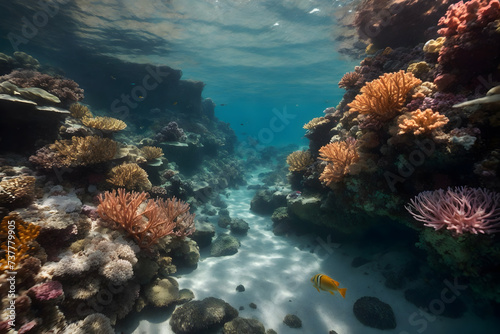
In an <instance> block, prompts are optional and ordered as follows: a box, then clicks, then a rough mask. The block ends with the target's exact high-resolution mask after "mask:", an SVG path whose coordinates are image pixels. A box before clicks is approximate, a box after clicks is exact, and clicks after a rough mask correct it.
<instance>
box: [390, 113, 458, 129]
mask: <svg viewBox="0 0 500 334" xmlns="http://www.w3.org/2000/svg"><path fill="white" fill-rule="evenodd" d="M403 117H404V116H402V117H400V118H403ZM448 121H449V120H448V117H446V116H444V115H441V114H440V113H438V112H437V111H436V112H434V111H432V109H425V110H424V111H422V110H420V109H417V110H415V111H413V112H412V113H411V117H410V118H403V119H398V126H399V129H400V130H399V132H398V135H401V134H405V133H409V132H413V134H414V135H420V134H425V133H429V132H432V130H434V129H437V128H440V127H442V126H443V125H445V124H446V123H448Z"/></svg>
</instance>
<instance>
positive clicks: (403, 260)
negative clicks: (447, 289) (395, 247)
mask: <svg viewBox="0 0 500 334" xmlns="http://www.w3.org/2000/svg"><path fill="white" fill-rule="evenodd" d="M378 267H379V269H380V272H381V273H382V275H383V276H384V277H385V283H384V284H385V286H386V287H388V288H390V289H401V288H403V286H404V284H405V283H406V281H411V280H414V279H415V278H416V277H417V275H418V272H419V263H418V259H417V258H416V257H415V255H413V254H412V253H411V252H408V251H394V252H388V253H385V254H384V255H382V256H381V257H380V258H379V259H378Z"/></svg>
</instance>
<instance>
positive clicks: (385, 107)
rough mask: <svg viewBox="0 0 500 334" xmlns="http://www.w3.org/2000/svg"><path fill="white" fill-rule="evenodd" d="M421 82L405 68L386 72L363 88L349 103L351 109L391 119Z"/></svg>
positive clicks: (382, 118)
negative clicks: (404, 69)
mask: <svg viewBox="0 0 500 334" xmlns="http://www.w3.org/2000/svg"><path fill="white" fill-rule="evenodd" d="M421 83H422V81H421V80H420V79H417V78H415V76H414V75H413V74H412V73H406V72H405V71H403V70H401V71H399V72H395V73H386V74H384V75H381V76H380V77H379V78H378V79H375V80H373V81H371V82H368V83H367V84H366V85H365V86H363V88H361V94H359V95H357V96H356V98H355V99H354V101H352V102H351V103H349V104H348V106H349V107H350V110H349V111H350V112H351V113H352V112H359V113H361V114H367V115H370V116H374V117H377V118H379V119H381V120H389V119H391V118H393V117H394V116H396V115H397V114H398V113H399V112H400V111H401V108H402V107H403V104H404V103H405V101H406V98H407V95H408V93H409V92H410V90H411V89H412V88H413V87H415V86H417V85H419V84H421Z"/></svg>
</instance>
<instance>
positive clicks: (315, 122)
mask: <svg viewBox="0 0 500 334" xmlns="http://www.w3.org/2000/svg"><path fill="white" fill-rule="evenodd" d="M328 122H330V120H329V119H327V118H325V117H315V118H313V119H311V120H310V121H309V122H307V123H306V124H304V126H303V128H304V129H306V130H314V129H315V128H316V127H317V126H319V125H323V124H326V123H328Z"/></svg>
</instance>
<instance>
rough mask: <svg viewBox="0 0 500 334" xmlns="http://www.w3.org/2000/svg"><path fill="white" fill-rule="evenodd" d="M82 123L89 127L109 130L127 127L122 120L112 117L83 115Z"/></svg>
mask: <svg viewBox="0 0 500 334" xmlns="http://www.w3.org/2000/svg"><path fill="white" fill-rule="evenodd" d="M82 123H83V125H85V126H88V127H89V128H94V129H98V130H101V131H109V132H115V131H120V130H123V129H125V128H126V127H127V124H125V122H124V121H121V120H119V119H116V118H113V117H100V116H97V117H83V118H82Z"/></svg>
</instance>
